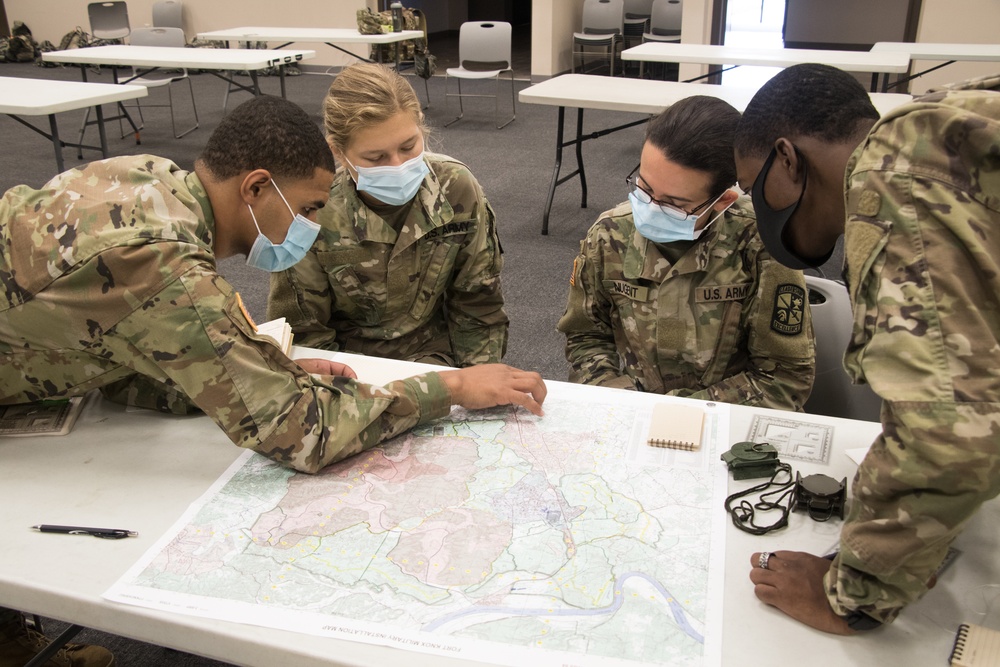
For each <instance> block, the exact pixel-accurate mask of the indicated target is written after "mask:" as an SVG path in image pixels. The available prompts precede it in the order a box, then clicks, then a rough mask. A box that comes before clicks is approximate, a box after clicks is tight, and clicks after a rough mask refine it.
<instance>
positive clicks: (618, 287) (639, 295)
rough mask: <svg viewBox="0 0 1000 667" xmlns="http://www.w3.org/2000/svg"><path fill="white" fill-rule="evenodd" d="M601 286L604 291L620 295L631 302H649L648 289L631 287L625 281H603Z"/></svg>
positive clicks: (637, 286) (636, 286)
mask: <svg viewBox="0 0 1000 667" xmlns="http://www.w3.org/2000/svg"><path fill="white" fill-rule="evenodd" d="M603 284H604V289H606V290H608V291H609V292H611V293H612V294H621V295H622V296H625V297H628V298H629V299H632V300H633V301H648V300H649V288H648V287H641V286H639V285H633V284H632V283H630V282H627V281H625V280H605V281H603Z"/></svg>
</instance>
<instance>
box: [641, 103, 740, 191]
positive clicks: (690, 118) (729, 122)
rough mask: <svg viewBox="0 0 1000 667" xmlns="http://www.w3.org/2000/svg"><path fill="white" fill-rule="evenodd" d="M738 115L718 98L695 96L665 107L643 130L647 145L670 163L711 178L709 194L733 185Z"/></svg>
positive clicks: (734, 180)
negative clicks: (734, 148) (694, 170)
mask: <svg viewBox="0 0 1000 667" xmlns="http://www.w3.org/2000/svg"><path fill="white" fill-rule="evenodd" d="M739 121H740V112H739V111H737V110H736V109H734V108H733V107H732V106H731V105H730V104H729V103H727V102H725V101H723V100H720V99H719V98H717V97H709V96H707V95H694V96H692V97H686V98H684V99H682V100H679V101H677V102H675V103H674V104H672V105H670V106H669V107H667V109H666V110H665V111H663V112H661V113H660V114H659V115H657V116H655V117H654V118H653V119H652V120H651V121H649V125H648V126H647V127H646V141H648V142H649V143H651V144H652V145H653V146H655V147H656V148H658V149H660V150H661V151H663V154H664V155H665V156H666V157H667V159H668V160H670V161H671V162H676V163H677V164H679V165H681V166H682V167H687V168H688V169H697V170H698V171H703V172H705V173H707V174H709V175H710V176H711V177H712V194H721V193H722V192H723V191H725V190H726V188H729V187H730V186H732V185H733V183H735V182H736V162H735V160H734V159H733V137H734V135H735V133H736V125H737V124H738V123H739Z"/></svg>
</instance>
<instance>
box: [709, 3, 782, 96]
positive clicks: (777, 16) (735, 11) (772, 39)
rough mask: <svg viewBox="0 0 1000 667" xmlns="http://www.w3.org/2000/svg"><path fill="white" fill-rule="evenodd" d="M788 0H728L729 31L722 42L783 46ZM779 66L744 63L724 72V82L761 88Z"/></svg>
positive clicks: (735, 44) (759, 46) (727, 17)
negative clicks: (758, 65) (786, 1)
mask: <svg viewBox="0 0 1000 667" xmlns="http://www.w3.org/2000/svg"><path fill="white" fill-rule="evenodd" d="M784 24H785V0H729V2H728V7H727V9H726V24H725V26H726V31H725V33H724V37H723V41H722V43H723V44H725V45H726V46H745V47H748V48H758V49H780V48H782V47H784V45H785V43H784V39H783V37H782V31H783V28H784ZM778 71H779V68H777V67H748V66H745V65H744V66H742V67H737V68H736V69H733V70H729V71H728V72H723V74H722V83H724V84H726V85H731V86H741V87H746V88H760V87H761V86H762V85H763V84H764V83H765V82H766V81H767V80H768V79H770V78H771V77H772V76H774V75H775V74H777V73H778Z"/></svg>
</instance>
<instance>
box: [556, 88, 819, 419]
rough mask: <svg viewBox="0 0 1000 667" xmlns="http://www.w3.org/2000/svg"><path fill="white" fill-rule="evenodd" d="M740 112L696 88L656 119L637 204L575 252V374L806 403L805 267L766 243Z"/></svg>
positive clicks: (603, 222)
mask: <svg viewBox="0 0 1000 667" xmlns="http://www.w3.org/2000/svg"><path fill="white" fill-rule="evenodd" d="M739 119H740V114H739V112H738V111H736V110H735V109H734V108H733V107H731V106H730V105H729V104H727V103H725V102H723V101H722V100H719V99H716V98H713V97H705V96H696V97H690V98H687V99H684V100H682V101H680V102H677V103H676V104H674V105H673V106H671V107H670V108H669V109H667V110H666V111H664V112H663V113H661V114H660V115H658V116H656V117H655V118H653V119H652V120H651V121H650V123H649V126H648V128H647V131H646V139H645V142H644V144H643V148H642V154H641V158H640V162H639V166H638V167H636V168H635V169H634V170H633V171H632V173H631V174H629V176H628V178H627V179H626V183H627V186H628V201H627V202H625V203H622V204H620V205H619V206H618V207H616V208H614V209H612V210H611V211H607V212H605V213H603V214H602V215H601V216H600V219H598V221H597V222H596V223H595V224H594V226H593V227H591V229H590V231H589V232H588V234H587V238H586V239H584V240H583V242H582V243H581V249H580V255H579V256H578V257H577V258H576V260H575V261H574V263H573V274H572V277H571V278H570V292H569V303H568V305H567V308H566V313H565V314H564V315H563V317H562V319H561V320H560V321H559V324H558V328H559V330H560V331H562V332H563V333H564V334H565V335H566V357H567V359H568V360H569V362H570V364H571V371H570V380H572V381H574V382H583V383H587V384H598V385H604V386H610V387H622V388H626V389H635V390H638V391H648V392H655V393H660V394H671V395H675V396H688V397H692V398H698V399H703V400H715V401H725V402H728V403H739V404H744V405H760V406H764V407H769V408H781V409H786V410H801V409H802V405H803V404H804V403H805V401H806V399H807V398H808V397H809V392H810V391H811V389H812V383H813V376H814V368H815V348H814V339H813V331H812V323H811V320H810V317H809V308H808V305H807V297H806V289H805V280H804V278H803V276H802V273H801V272H799V271H794V270H791V269H788V268H785V267H784V266H782V265H781V264H779V263H778V262H776V261H774V260H773V259H772V258H771V256H770V255H769V254H768V253H767V251H766V250H765V249H764V247H763V245H762V243H761V240H760V237H759V236H758V234H757V227H756V224H755V222H754V218H753V211H752V209H751V208H750V207H749V206H746V207H743V206H741V205H740V203H741V202H740V195H739V192H738V191H737V190H736V189H735V188H734V186H733V184H734V183H735V182H736V167H735V164H734V161H733V147H732V140H733V134H734V132H735V130H736V125H737V123H738V122H739Z"/></svg>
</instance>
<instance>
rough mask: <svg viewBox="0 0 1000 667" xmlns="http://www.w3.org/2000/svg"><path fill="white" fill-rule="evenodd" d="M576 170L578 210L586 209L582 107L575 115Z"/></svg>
mask: <svg viewBox="0 0 1000 667" xmlns="http://www.w3.org/2000/svg"><path fill="white" fill-rule="evenodd" d="M576 170H577V171H578V172H580V208H587V172H586V171H584V169H583V107H580V108H579V109H577V114H576Z"/></svg>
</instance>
